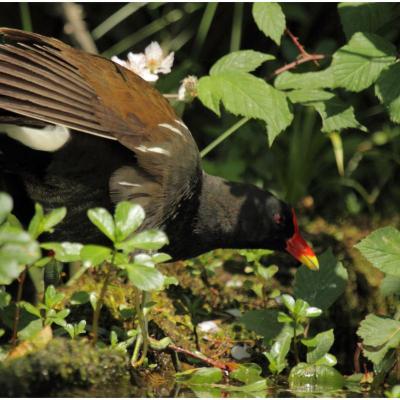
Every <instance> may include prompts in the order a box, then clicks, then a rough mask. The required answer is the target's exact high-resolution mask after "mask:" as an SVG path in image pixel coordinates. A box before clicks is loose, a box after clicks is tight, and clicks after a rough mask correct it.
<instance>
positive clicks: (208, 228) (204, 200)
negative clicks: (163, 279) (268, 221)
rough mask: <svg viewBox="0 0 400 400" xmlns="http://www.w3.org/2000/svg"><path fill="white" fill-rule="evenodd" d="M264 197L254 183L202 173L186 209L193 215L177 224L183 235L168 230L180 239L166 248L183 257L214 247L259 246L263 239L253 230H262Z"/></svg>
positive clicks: (173, 254) (177, 256)
mask: <svg viewBox="0 0 400 400" xmlns="http://www.w3.org/2000/svg"><path fill="white" fill-rule="evenodd" d="M263 197H265V192H263V191H261V190H260V189H258V188H257V187H255V186H253V185H247V184H241V183H235V182H229V181H226V180H224V179H222V178H219V177H215V176H211V175H208V174H206V173H203V177H202V181H201V185H199V193H198V196H194V198H193V199H192V201H191V204H190V207H189V209H188V211H187V213H190V214H192V218H190V217H189V218H187V219H186V218H183V219H181V220H180V222H181V221H185V220H186V221H187V223H185V222H183V224H185V225H184V226H182V225H181V224H180V227H179V230H180V231H181V232H182V233H183V232H184V234H180V235H175V233H176V227H175V229H174V228H173V229H172V230H171V232H170V237H171V238H173V237H179V238H180V242H179V243H174V242H173V243H171V245H170V247H169V249H168V250H169V251H170V253H171V255H172V256H173V257H174V259H184V258H186V257H188V256H191V257H192V256H195V255H199V254H202V253H205V252H207V251H209V250H211V249H215V248H259V247H260V246H261V243H262V241H261V238H259V237H258V235H257V232H256V231H259V229H262V221H260V216H262V214H263V210H260V209H259V208H260V207H262V204H263V201H262V198H263ZM194 201H195V202H196V204H194ZM182 212H183V213H186V212H185V210H182ZM254 228H257V229H254ZM174 231H175V232H174ZM167 233H169V232H168V231H167Z"/></svg>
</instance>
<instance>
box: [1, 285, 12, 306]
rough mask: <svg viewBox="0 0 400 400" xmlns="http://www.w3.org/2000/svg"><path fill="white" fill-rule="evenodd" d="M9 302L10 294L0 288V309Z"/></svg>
mask: <svg viewBox="0 0 400 400" xmlns="http://www.w3.org/2000/svg"><path fill="white" fill-rule="evenodd" d="M10 302H11V295H10V294H9V293H7V292H6V291H5V290H2V289H0V310H1V309H2V308H5V307H7V306H8V305H9V304H10Z"/></svg>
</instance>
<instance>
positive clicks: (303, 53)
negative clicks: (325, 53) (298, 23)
mask: <svg viewBox="0 0 400 400" xmlns="http://www.w3.org/2000/svg"><path fill="white" fill-rule="evenodd" d="M285 32H286V33H287V35H288V36H289V37H290V39H292V42H293V43H294V45H295V46H296V47H297V49H298V50H299V53H300V54H301V58H307V57H308V56H309V55H310V54H309V53H307V51H306V50H305V48H304V46H303V45H302V44H301V43H300V42H299V38H298V37H296V36H294V35H293V33H292V32H290V30H289V29H288V28H286V29H285ZM309 61H311V60H309ZM312 61H313V62H314V64H315V65H316V66H317V67H319V64H318V61H317V60H316V59H313V60H312Z"/></svg>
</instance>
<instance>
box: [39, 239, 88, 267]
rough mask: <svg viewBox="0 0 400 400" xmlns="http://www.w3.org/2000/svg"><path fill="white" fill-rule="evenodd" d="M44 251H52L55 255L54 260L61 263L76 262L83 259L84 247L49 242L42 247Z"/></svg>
mask: <svg viewBox="0 0 400 400" xmlns="http://www.w3.org/2000/svg"><path fill="white" fill-rule="evenodd" d="M40 247H42V248H43V249H46V250H52V251H54V253H55V256H54V258H55V259H56V260H57V261H60V262H64V263H67V262H74V261H79V260H80V259H81V249H82V247H83V245H82V244H80V243H71V242H62V243H58V242H47V243H42V244H41V245H40Z"/></svg>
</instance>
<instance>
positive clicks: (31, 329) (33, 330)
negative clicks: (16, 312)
mask: <svg viewBox="0 0 400 400" xmlns="http://www.w3.org/2000/svg"><path fill="white" fill-rule="evenodd" d="M42 329H43V323H42V321H41V320H40V319H35V320H33V321H31V322H29V324H28V325H26V326H25V327H24V328H23V329H21V330H20V331H19V332H18V339H20V340H29V339H31V338H33V337H34V336H36V335H37V334H38V333H39V332H40V331H41V330H42Z"/></svg>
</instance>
